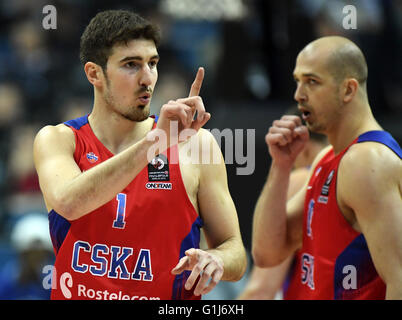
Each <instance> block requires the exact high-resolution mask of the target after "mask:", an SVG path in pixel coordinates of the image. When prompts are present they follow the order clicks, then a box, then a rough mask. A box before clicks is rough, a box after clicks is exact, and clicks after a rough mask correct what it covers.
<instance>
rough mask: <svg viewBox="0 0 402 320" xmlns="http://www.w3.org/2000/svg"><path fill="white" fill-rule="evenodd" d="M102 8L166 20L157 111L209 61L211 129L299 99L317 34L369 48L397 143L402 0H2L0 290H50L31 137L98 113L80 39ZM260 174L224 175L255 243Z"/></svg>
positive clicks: (372, 79)
mask: <svg viewBox="0 0 402 320" xmlns="http://www.w3.org/2000/svg"><path fill="white" fill-rule="evenodd" d="M48 4H51V5H53V6H54V7H55V8H56V10H57V23H56V25H57V28H56V29H54V30H53V29H49V30H46V29H44V28H43V25H42V21H43V19H44V17H45V16H46V14H44V13H43V12H42V9H43V7H44V6H45V5H48ZM347 4H352V5H354V6H355V7H356V10H357V29H355V30H345V29H344V28H343V25H342V21H343V19H344V17H345V13H343V11H342V8H343V7H344V6H345V5H347ZM106 9H131V10H134V11H137V12H138V13H140V14H142V15H143V16H145V17H147V18H149V19H150V20H152V21H154V22H156V23H157V24H159V25H160V27H161V30H162V37H163V40H162V43H161V46H160V48H159V54H160V56H161V62H160V64H159V66H158V69H159V80H158V84H157V86H156V90H155V95H154V97H153V101H152V106H151V110H152V111H153V113H158V110H159V108H160V107H161V105H162V104H163V103H164V102H166V101H168V100H170V99H175V98H179V97H183V96H186V95H187V94H188V89H189V86H190V84H191V82H192V78H193V76H194V74H195V71H196V69H197V67H198V66H204V67H205V69H206V78H205V82H204V85H203V88H202V96H203V99H204V102H205V104H206V107H207V109H208V110H209V111H210V112H211V113H212V115H213V118H214V112H216V113H217V114H221V115H222V116H221V117H216V118H215V120H214V121H215V122H214V121H211V123H210V125H211V126H212V127H217V128H220V129H223V128H231V127H234V126H235V123H237V122H236V121H239V119H240V121H241V122H244V121H243V120H244V117H243V118H242V117H241V116H237V112H247V113H248V114H253V113H256V114H261V115H264V114H266V116H265V117H264V116H262V117H258V119H257V120H256V123H255V125H254V124H253V123H252V122H249V123H245V124H244V128H247V127H249V128H257V127H259V126H260V127H261V126H265V128H266V129H268V125H265V124H269V123H270V122H271V119H270V117H272V115H273V114H275V113H278V114H280V113H281V112H283V111H284V110H285V109H286V108H288V107H289V105H291V104H292V97H293V91H294V88H295V85H294V83H293V77H292V70H293V67H294V61H295V57H296V55H297V53H298V52H299V51H300V50H301V49H302V48H303V47H304V46H305V45H306V44H307V43H308V42H310V41H312V40H313V39H315V38H317V37H320V36H324V35H334V34H336V35H344V36H346V37H348V38H350V39H352V40H354V41H355V42H356V43H357V44H358V45H359V46H360V47H361V48H362V50H363V52H364V53H365V55H366V58H367V61H368V65H369V81H368V91H369V99H370V103H371V106H372V109H373V111H374V113H375V116H376V117H377V118H378V119H379V120H380V121H385V122H383V123H382V124H384V126H385V129H388V130H389V131H390V132H391V133H392V134H393V135H394V136H395V137H396V138H397V140H399V142H400V141H401V140H400V139H401V138H402V128H401V127H402V126H401V125H400V124H401V119H402V90H401V88H402V59H401V57H402V0H354V1H352V0H350V1H343V0H329V1H328V0H283V1H266V0H217V1H215V0H126V1H122V0H114V1H106V0H98V1H80V0H55V1H48V0H46V1H45V0H32V1H31V0H13V1H8V0H0V148H1V152H0V299H25V298H28V299H46V298H48V296H49V290H44V289H43V286H42V281H43V273H42V270H43V266H44V265H47V264H51V263H52V260H53V258H54V257H53V251H52V249H51V244H50V238H49V235H48V230H47V229H46V228H44V227H43V226H44V225H46V218H47V212H46V208H45V206H44V203H43V199H42V196H41V193H40V188H39V182H38V178H37V175H36V173H35V170H34V166H33V159H32V144H33V139H34V136H35V134H36V132H37V131H38V130H39V128H41V127H43V126H45V125H48V124H50V125H55V124H57V123H60V122H63V121H66V120H69V119H73V118H76V117H79V116H82V115H84V114H86V113H88V112H89V111H90V110H91V108H92V98H93V97H92V95H93V90H92V88H91V86H90V84H89V83H88V81H87V79H86V77H85V74H84V71H83V67H82V65H81V64H80V62H79V42H80V36H81V34H82V32H83V30H84V28H85V26H86V25H87V24H88V22H89V20H90V19H91V18H92V17H93V16H94V15H95V14H96V13H97V12H99V11H102V10H106ZM242 114H243V113H242ZM236 119H237V120H236ZM253 119H255V118H253ZM253 121H254V120H253ZM257 121H260V123H257ZM262 121H263V122H262ZM250 123H251V124H250ZM264 133H265V132H264ZM257 137H258V136H257ZM258 143H259V144H261V145H263V144H264V142H263V140H262V141H258ZM257 149H258V148H257ZM264 156H265V159H264V161H263V162H262V165H263V166H265V167H267V166H268V164H267V162H268V160H267V156H266V155H264ZM257 165H259V164H258V162H257ZM229 173H230V171H229ZM264 176H265V175H264ZM264 176H255V177H249V178H250V180H249V181H256V182H255V183H254V184H253V185H254V186H256V188H255V189H253V188H250V190H251V192H253V194H252V195H251V196H249V197H245V196H244V194H238V193H236V190H237V186H236V178H235V177H233V176H231V175H229V183H230V185H231V189H232V191H233V194H232V195H233V198H234V201H235V203H236V205H237V207H238V210H239V218H240V223H241V228H242V230H244V231H245V233H244V238H245V239H244V241H245V244H246V247H247V248H248V249H249V248H250V243H249V239H250V237H249V233H248V231H249V229H250V228H249V224H251V214H252V210H253V204H254V203H255V199H256V198H257V196H258V193H259V191H260V189H259V188H260V186H261V185H262V184H261V183H260V181H261V179H263V178H264ZM253 179H254V180H253ZM250 190H249V192H250ZM246 198H247V201H250V202H246V201H245V199H246ZM244 208H248V209H244ZM246 211H247V212H246ZM27 221H28V222H27ZM35 226H37V227H35ZM32 228H35V231H33V230H32ZM240 287H241V284H239V285H238V287H237V288H240ZM235 290H236V289H233V287H230V288H229V289H227V290H223V291H219V289H217V290H216V294H215V295H214V296H213V298H218V299H219V298H224V299H233V298H234V297H235V295H236V292H235Z"/></svg>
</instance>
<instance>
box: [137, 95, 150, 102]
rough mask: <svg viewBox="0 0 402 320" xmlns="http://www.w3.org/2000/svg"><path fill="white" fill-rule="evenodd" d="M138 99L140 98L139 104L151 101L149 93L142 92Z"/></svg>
mask: <svg viewBox="0 0 402 320" xmlns="http://www.w3.org/2000/svg"><path fill="white" fill-rule="evenodd" d="M138 100H140V102H141V104H148V103H149V102H150V101H151V94H150V93H144V94H143V95H141V96H140V97H139V98H138Z"/></svg>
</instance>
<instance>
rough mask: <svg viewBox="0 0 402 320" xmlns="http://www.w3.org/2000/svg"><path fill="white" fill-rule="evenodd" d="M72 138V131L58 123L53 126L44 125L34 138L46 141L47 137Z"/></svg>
mask: <svg viewBox="0 0 402 320" xmlns="http://www.w3.org/2000/svg"><path fill="white" fill-rule="evenodd" d="M71 138H73V139H74V132H73V131H72V130H71V129H70V128H69V127H67V126H66V125H64V124H58V125H55V126H51V125H48V126H45V127H43V128H42V129H40V130H39V131H38V133H37V134H36V137H35V140H40V141H42V140H44V141H48V140H49V139H62V140H69V139H71Z"/></svg>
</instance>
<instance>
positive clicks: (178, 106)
mask: <svg viewBox="0 0 402 320" xmlns="http://www.w3.org/2000/svg"><path fill="white" fill-rule="evenodd" d="M203 80H204V69H203V68H199V69H198V72H197V75H196V77H195V80H194V82H193V84H192V85H191V90H190V94H189V97H188V98H183V99H177V100H171V101H169V102H168V103H166V104H164V105H163V106H162V108H161V111H160V114H159V119H158V123H157V125H156V128H157V129H160V130H163V131H164V133H165V135H166V138H167V143H166V147H167V148H169V147H170V146H171V145H173V144H175V143H178V142H183V141H185V140H187V139H189V138H190V137H191V136H192V135H194V134H196V133H197V132H198V130H199V129H200V128H201V127H202V126H204V125H205V124H206V123H207V122H208V120H209V119H210V118H211V114H210V113H208V112H206V111H205V107H204V103H203V101H202V99H201V97H200V96H199V93H200V90H201V86H202V82H203ZM196 112H197V118H196V119H194V115H195V113H196ZM176 128H177V129H176ZM186 129H189V130H187V131H186V132H185V134H182V135H180V134H181V133H182V132H183V130H186ZM155 134H156V135H158V132H155ZM159 138H160V137H159Z"/></svg>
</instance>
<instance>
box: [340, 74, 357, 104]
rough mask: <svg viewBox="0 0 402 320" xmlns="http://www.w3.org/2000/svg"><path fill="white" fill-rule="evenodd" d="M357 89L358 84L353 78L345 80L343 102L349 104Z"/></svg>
mask: <svg viewBox="0 0 402 320" xmlns="http://www.w3.org/2000/svg"><path fill="white" fill-rule="evenodd" d="M358 89H359V82H358V81H357V80H356V79H354V78H349V79H345V81H344V82H343V102H344V103H349V102H350V101H352V100H353V98H354V96H355V95H356V93H357V90H358Z"/></svg>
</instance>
